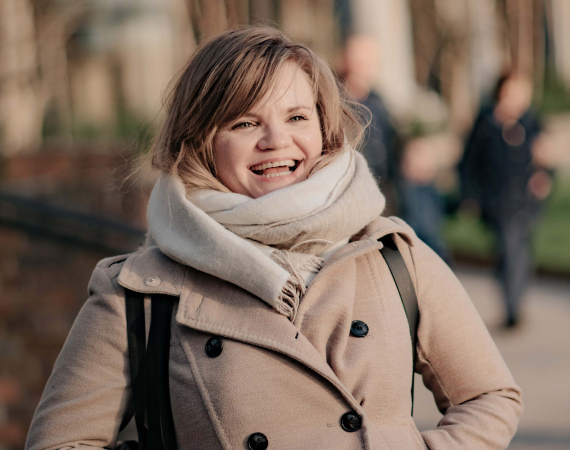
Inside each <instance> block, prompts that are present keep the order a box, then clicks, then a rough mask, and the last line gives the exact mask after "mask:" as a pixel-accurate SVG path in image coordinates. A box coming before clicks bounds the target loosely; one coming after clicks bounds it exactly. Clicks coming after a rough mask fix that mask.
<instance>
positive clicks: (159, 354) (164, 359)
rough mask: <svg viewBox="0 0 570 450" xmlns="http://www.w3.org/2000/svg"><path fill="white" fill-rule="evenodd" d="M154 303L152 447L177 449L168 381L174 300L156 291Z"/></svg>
mask: <svg viewBox="0 0 570 450" xmlns="http://www.w3.org/2000/svg"><path fill="white" fill-rule="evenodd" d="M151 304H152V320H151V323H150V331H149V336H148V349H147V358H148V365H147V385H146V387H147V390H146V402H147V406H148V408H147V417H148V429H149V442H150V448H151V449H152V450H174V449H175V448H176V436H175V431H174V420H173V417H172V408H171V405H170V388H169V382H168V381H169V376H168V361H169V355H170V322H171V319H172V308H173V306H174V302H173V299H172V297H170V296H168V295H162V294H154V295H152V297H151Z"/></svg>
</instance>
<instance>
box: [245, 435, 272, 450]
mask: <svg viewBox="0 0 570 450" xmlns="http://www.w3.org/2000/svg"><path fill="white" fill-rule="evenodd" d="M268 445H269V440H268V439H267V437H266V436H265V435H264V434H263V433H253V434H252V435H251V436H250V437H249V439H248V440H247V446H248V448H249V449H250V450H265V449H266V448H267V446H268Z"/></svg>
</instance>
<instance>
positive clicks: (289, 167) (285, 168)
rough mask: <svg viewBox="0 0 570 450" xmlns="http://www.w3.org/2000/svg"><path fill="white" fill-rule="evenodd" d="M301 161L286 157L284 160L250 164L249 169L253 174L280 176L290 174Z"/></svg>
mask: <svg viewBox="0 0 570 450" xmlns="http://www.w3.org/2000/svg"><path fill="white" fill-rule="evenodd" d="M300 162H301V161H298V160H294V159H286V160H284V161H272V162H267V163H263V164H256V165H254V166H251V167H250V168H249V170H251V171H252V172H253V173H254V174H256V175H259V176H261V177H264V178H274V177H282V176H285V175H291V174H292V173H293V172H295V170H297V168H298V167H299V164H300Z"/></svg>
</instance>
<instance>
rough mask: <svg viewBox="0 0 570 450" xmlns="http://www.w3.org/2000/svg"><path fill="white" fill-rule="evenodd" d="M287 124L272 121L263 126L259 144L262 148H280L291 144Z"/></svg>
mask: <svg viewBox="0 0 570 450" xmlns="http://www.w3.org/2000/svg"><path fill="white" fill-rule="evenodd" d="M285 126H286V125H285V124H279V123H271V124H266V125H264V126H263V135H262V136H261V138H260V139H259V141H258V143H257V145H258V147H259V148H260V149H261V150H279V149H282V148H286V147H288V146H290V145H291V142H292V139H291V136H290V135H289V133H288V132H287V130H286V129H285Z"/></svg>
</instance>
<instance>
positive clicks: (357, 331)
mask: <svg viewBox="0 0 570 450" xmlns="http://www.w3.org/2000/svg"><path fill="white" fill-rule="evenodd" d="M350 334H352V335H353V336H356V337H364V336H366V335H367V334H368V325H366V324H365V323H364V322H363V321H362V320H353V321H352V323H351V324H350Z"/></svg>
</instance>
